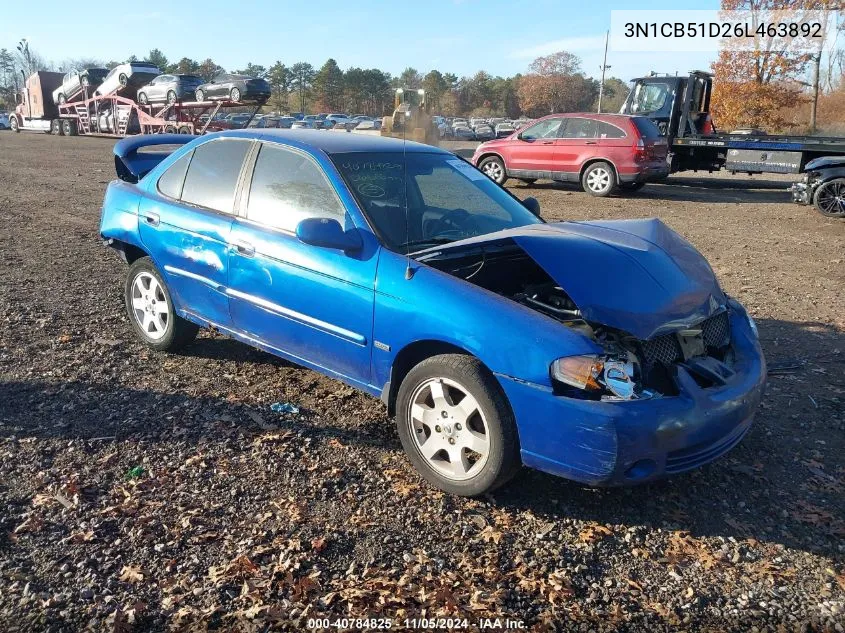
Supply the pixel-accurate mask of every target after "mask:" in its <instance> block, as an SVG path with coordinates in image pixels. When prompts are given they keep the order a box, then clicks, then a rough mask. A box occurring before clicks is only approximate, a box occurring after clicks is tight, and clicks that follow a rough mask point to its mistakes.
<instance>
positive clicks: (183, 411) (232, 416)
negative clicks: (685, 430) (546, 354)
mask: <svg viewBox="0 0 845 633" xmlns="http://www.w3.org/2000/svg"><path fill="white" fill-rule="evenodd" d="M759 327H760V332H761V339H762V341H763V344H764V347H765V348H766V351H767V353H768V356H769V359H770V360H787V359H790V360H795V361H798V362H799V364H801V365H802V368H801V369H798V370H796V371H795V372H794V373H787V374H786V375H783V376H778V377H772V378H770V384H769V389H768V392H767V395H766V397H765V398H764V403H763V405H762V406H761V409H760V411H759V413H758V416H757V420H756V422H755V426H754V428H753V430H752V432H751V433H750V434H749V435H748V437H747V438H746V439H745V440H744V441H743V442H742V443H741V444H740V445H739V446H738V447H737V448H736V449H734V450H733V451H732V452H731V453H730V454H729V455H727V456H726V457H724V458H723V459H721V460H719V461H717V462H716V463H714V464H711V465H708V466H706V467H704V468H701V469H699V470H697V471H694V472H692V473H688V474H685V475H681V476H677V477H674V478H672V479H669V480H667V481H663V482H659V483H655V484H650V485H645V486H640V487H635V488H616V489H591V488H585V487H583V486H580V485H578V484H575V483H572V482H567V481H565V480H562V479H558V478H555V477H551V476H547V475H544V474H542V473H538V472H529V471H524V472H523V473H522V474H521V475H520V476H519V477H518V478H517V479H516V480H515V481H513V482H512V483H511V484H509V485H507V486H506V487H505V488H503V489H502V490H500V491H497V492H496V493H495V494H494V495H493V497H491V498H490V499H489V502H490V506H506V507H511V508H514V509H517V510H530V511H531V512H532V513H533V514H534V515H536V516H538V517H540V518H543V519H546V520H548V521H557V520H560V519H561V518H563V517H567V518H575V519H583V520H591V521H598V522H600V523H606V524H615V525H627V526H631V525H641V526H644V527H646V528H648V529H656V528H663V529H682V530H689V531H690V532H692V533H693V534H697V535H714V536H723V537H734V538H736V539H744V538H750V537H753V538H755V539H757V540H758V541H761V542H770V543H781V544H783V545H786V546H788V547H792V548H798V549H803V550H806V551H813V552H816V553H826V554H832V555H836V554H835V552H836V545H837V543H838V542H839V538H841V537H842V536H845V534H843V533H842V530H843V524H842V516H841V514H842V510H841V507H840V506H839V503H840V502H841V496H840V494H841V491H838V490H837V487H836V486H833V485H830V486H828V487H825V485H824V483H825V482H824V481H822V484H823V485H821V486H820V487H819V486H816V485H813V475H814V472H817V471H818V470H823V472H825V473H827V474H829V477H830V481H828V482H827V483H828V484H830V482H832V481H835V480H836V478H837V477H838V476H839V475H836V474H835V473H837V472H839V473H841V472H842V463H843V462H842V457H841V456H842V451H843V449H845V446H843V441H842V433H841V432H837V431H836V430H835V429H834V428H833V426H832V425H834V424H839V422H837V421H838V420H842V419H843V417H845V402H843V400H842V399H838V398H835V397H832V398H825V397H823V396H822V395H821V394H822V393H824V390H823V388H822V387H823V386H824V385H821V384H819V383H820V382H824V381H826V380H828V381H834V380H835V381H838V382H835V385H836V388H838V389H841V388H843V387H845V384H843V381H842V378H840V374H839V372H837V371H834V370H835V369H836V367H835V366H834V365H830V369H831V372H830V375H831V377H832V378H830V379H828V378H826V377H822V378H816V377H815V376H811V372H810V370H809V369H808V366H809V365H810V364H812V363H814V362H817V363H822V362H826V361H824V360H823V359H824V358H826V357H827V358H831V360H832V362H834V361H835V362H841V356H840V357H838V358H837V357H836V354H835V353H834V351H833V350H836V349H838V350H845V334H843V333H841V332H838V331H836V330H835V329H834V328H831V327H830V326H825V325H823V324H806V323H789V322H783V321H766V320H764V321H761V322H760V323H759ZM184 353H185V355H192V354H196V355H200V356H204V357H208V358H214V359H216V360H219V361H237V362H253V361H254V362H261V363H266V362H267V360H268V355H266V354H264V353H262V352H257V351H254V350H252V349H250V348H248V347H246V346H244V345H241V344H239V343H235V342H233V341H230V340H227V339H222V338H211V339H201V340H200V341H198V342H197V344H195V345H193V346H192V347H190V348H188V349H187V350H186V351H185V352H184ZM832 354H833V356H831V355H832ZM171 360H172V357H171ZM272 362H274V363H276V362H278V363H279V365H280V366H282V365H287V363H286V362H285V361H281V360H277V359H274V360H273V361H272ZM833 377H835V379H834V378H833ZM831 385H833V382H831ZM338 386H339V383H338ZM807 390H810V393H813V394H816V397H815V398H814V399H812V403H811V402H810V401H808V399H807V398H806V393H805V392H807ZM0 402H2V403H3V407H2V410H0V437H7V438H8V437H12V436H14V437H16V438H18V439H21V438H27V437H31V438H41V439H44V440H51V439H59V440H67V439H82V440H96V441H115V442H121V441H131V440H136V439H139V438H143V439H144V440H145V441H147V442H159V441H168V440H167V437H168V432H169V431H170V429H171V426H172V423H171V422H170V421H169V420H171V419H173V417H178V419H179V425H180V426H181V427H182V428H186V427H187V428H188V429H190V428H191V421H192V420H195V421H197V422H208V421H213V420H226V421H228V422H230V423H234V424H237V425H239V426H242V427H243V431H244V432H245V433H246V434H247V435H249V434H251V433H260V432H262V430H266V429H262V426H261V425H260V424H257V423H256V420H255V416H254V414H255V413H256V411H257V410H256V409H255V408H253V407H250V406H247V405H245V404H239V403H232V402H228V401H225V400H223V399H215V398H209V397H193V396H190V395H186V394H184V393H160V392H155V391H150V390H145V389H139V388H132V387H128V386H124V385H119V384H88V383H84V382H66V383H48V382H39V381H26V382H22V381H5V382H0ZM787 402H788V403H789V404H787ZM793 402H797V403H798V405H797V407H796V406H793ZM373 404H375V401H374V403H373ZM378 411H382V412H383V409H378ZM262 414H263V415H267V413H266V412H262ZM383 415H384V414H383V413H377V414H376V417H378V418H379V419H378V420H371V419H364V420H359V424H358V426H357V428H356V427H355V425H353V426H352V427H351V428H350V426H349V425H343V426H340V425H337V424H336V423H335V421H333V420H332V419H331V414H328V413H321V412H317V411H305V412H304V414H303V415H301V416H299V417H296V418H294V419H284V420H281V421H279V420H278V419H276V418H273V420H272V421H273V422H274V423H276V424H281V425H282V426H283V428H290V429H292V430H296V431H300V432H302V433H304V434H305V435H306V436H309V437H313V438H315V439H318V440H319V438H321V437H322V438H326V439H331V438H336V439H338V440H340V441H341V442H342V443H343V444H353V445H358V446H364V447H370V448H376V449H381V450H383V451H387V452H390V453H397V452H399V451H400V450H401V449H400V446H399V443H398V440H397V438H396V433H395V430H394V428H393V425H392V422H391V421H389V420H387V419H386V418H385V417H383ZM379 416H381V417H379ZM549 424H550V426H551V425H553V424H554V422H553V421H550V422H549ZM799 424H800V426H799ZM196 426H197V428H198V429H199V430H197V431H196V433H197V434H198V437H199V434H200V433H203V434H205V435H206V437H207V433H208V425H204V424H197V425H196ZM188 432H189V434H190V433H191V431H190V430H189V431H188ZM112 437H113V438H114V439H113V440H112V439H111V438H112ZM808 464H813V466H812V467H810V466H808ZM374 467H375V466H374ZM408 468H410V466H408ZM813 468H814V469H815V471H814V470H813ZM837 469H838V471H837ZM840 484H841V482H840ZM802 503H811V504H812V505H813V506H814V507H818V508H822V509H825V510H826V511H827V512H828V516H829V518H828V519H827V520H825V519H824V518H822V519H820V520H819V521H816V522H802V521H801V520H800V519H796V518H795V509H796V508H801V507H803V506H802ZM490 506H487V507H488V509H489V507H490ZM830 517H832V518H830Z"/></svg>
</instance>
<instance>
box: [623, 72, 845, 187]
mask: <svg viewBox="0 0 845 633" xmlns="http://www.w3.org/2000/svg"><path fill="white" fill-rule="evenodd" d="M712 90H713V76H712V75H711V74H710V73H706V72H701V71H693V72H691V73H690V74H689V75H688V76H670V75H653V76H650V77H641V78H639V79H634V80H633V81H632V86H631V91H630V93H629V94H628V98H627V100H626V101H625V103H624V104H623V105H622V109H621V112H622V114H637V115H640V116H647V117H649V118H650V119H652V120H653V121H654V122H655V123H656V124H657V126H658V127H659V128H660V131H661V133H662V134H663V135H664V136H666V139H667V142H668V144H669V152H670V153H669V161H670V170H671V171H672V172H676V171H686V170H696V171H698V170H706V171H718V170H720V169H726V170H728V171H732V172H743V173H749V174H759V173H779V174H798V173H801V172H802V171H803V169H804V166H805V165H806V164H807V163H808V162H809V161H811V160H813V159H814V158H819V157H820V156H845V138H825V137H816V136H780V135H768V134H764V133H760V132H758V131H756V130H737V131H732V132H728V133H724V132H717V131H716V128H715V126H714V123H713V119H712V117H711V116H710V96H711V93H712Z"/></svg>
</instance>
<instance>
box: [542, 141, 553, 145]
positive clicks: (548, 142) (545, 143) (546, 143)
mask: <svg viewBox="0 0 845 633" xmlns="http://www.w3.org/2000/svg"><path fill="white" fill-rule="evenodd" d="M554 144H555V142H554V141H543V142H542V143H540V145H554Z"/></svg>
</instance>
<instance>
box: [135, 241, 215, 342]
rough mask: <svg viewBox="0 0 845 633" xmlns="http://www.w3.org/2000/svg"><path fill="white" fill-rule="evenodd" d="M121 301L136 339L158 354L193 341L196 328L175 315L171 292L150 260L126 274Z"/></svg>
mask: <svg viewBox="0 0 845 633" xmlns="http://www.w3.org/2000/svg"><path fill="white" fill-rule="evenodd" d="M124 301H125V304H126V311H127V313H128V314H129V321H130V322H131V323H132V328H133V329H134V330H135V334H136V336H138V338H140V339H141V341H142V342H143V343H145V344H146V345H147V346H148V347H151V348H152V349H154V350H156V351H157V352H171V351H175V350H177V349H179V348H181V347H184V346H185V345H187V344H188V343H190V342H191V341H193V340H194V338H196V335H197V332H199V326H198V325H196V324H195V323H191V322H190V321H187V320H185V319H183V318H182V317H180V316H179V315H177V314H176V311H175V309H174V308H173V301H172V300H171V298H170V291H169V290H168V289H167V285H166V284H165V283H164V279H163V278H162V276H161V275H160V274H159V272H158V269H157V268H156V267H155V265H154V264H153V262H152V260H151V259H150V258H149V257H142V258H140V259H138V260H136V261H135V262H134V263H133V264H132V265H131V266H130V267H129V272H128V273H127V275H126V287H125V290H124Z"/></svg>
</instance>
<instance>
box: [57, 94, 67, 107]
mask: <svg viewBox="0 0 845 633" xmlns="http://www.w3.org/2000/svg"><path fill="white" fill-rule="evenodd" d="M65 102H67V97H66V96H64V95H63V94H60V95H59V105H64V104H65Z"/></svg>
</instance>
